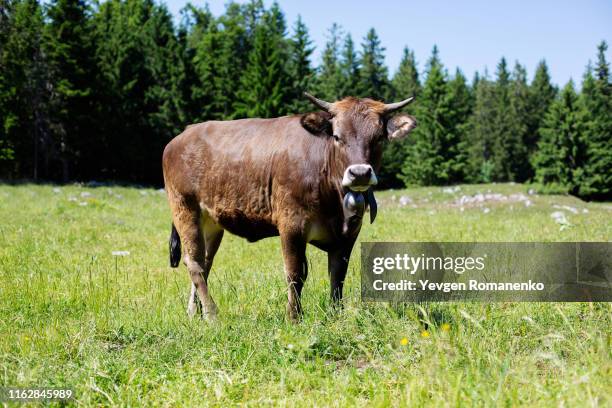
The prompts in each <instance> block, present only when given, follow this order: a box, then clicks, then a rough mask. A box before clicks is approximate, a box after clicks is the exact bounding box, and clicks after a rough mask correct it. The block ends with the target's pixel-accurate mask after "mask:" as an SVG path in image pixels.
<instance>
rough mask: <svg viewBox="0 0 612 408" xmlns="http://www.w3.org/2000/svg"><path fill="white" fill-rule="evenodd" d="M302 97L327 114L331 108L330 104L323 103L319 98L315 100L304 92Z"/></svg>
mask: <svg viewBox="0 0 612 408" xmlns="http://www.w3.org/2000/svg"><path fill="white" fill-rule="evenodd" d="M304 96H305V97H306V98H308V100H309V101H310V102H312V103H314V104H315V105H316V106H318V107H319V108H321V109H323V110H324V111H325V112H329V110H330V109H331V107H332V104H331V103H329V102H325V101H324V100H322V99H319V98H315V97H314V96H312V95H311V94H309V93H308V92H304Z"/></svg>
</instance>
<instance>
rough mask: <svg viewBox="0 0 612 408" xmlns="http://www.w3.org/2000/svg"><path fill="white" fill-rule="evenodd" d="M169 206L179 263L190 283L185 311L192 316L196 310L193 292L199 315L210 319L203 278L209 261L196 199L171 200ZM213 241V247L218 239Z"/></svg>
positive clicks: (212, 304) (213, 308)
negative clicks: (178, 246) (177, 240)
mask: <svg viewBox="0 0 612 408" xmlns="http://www.w3.org/2000/svg"><path fill="white" fill-rule="evenodd" d="M170 206H171V208H172V215H173V221H174V225H175V227H176V229H177V231H178V233H179V236H180V237H181V242H182V245H183V262H184V263H185V266H187V270H188V272H189V276H190V277H191V282H192V291H191V292H192V293H191V294H190V300H189V306H188V308H187V309H188V313H190V314H191V315H194V314H195V313H196V312H197V310H198V303H197V300H196V298H195V296H194V295H196V294H197V297H198V298H199V299H200V301H201V304H202V308H201V309H202V315H203V317H206V318H211V319H212V318H214V317H215V316H216V314H217V306H216V305H215V302H214V301H213V299H212V297H211V296H210V295H209V293H208V282H207V281H208V273H209V272H210V265H212V261H211V262H206V245H205V241H204V237H205V232H204V228H202V225H201V224H200V221H201V220H200V218H201V215H202V212H201V210H200V207H199V206H198V205H197V203H196V202H193V203H191V202H190V201H188V200H185V199H184V198H177V199H171V200H170ZM216 241H218V242H216V248H218V246H219V243H220V241H221V240H220V238H218V239H217V240H216ZM211 242H215V239H211ZM216 248H215V252H216ZM213 256H214V255H213ZM211 259H212V258H211ZM207 264H208V267H207Z"/></svg>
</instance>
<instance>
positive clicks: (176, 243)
mask: <svg viewBox="0 0 612 408" xmlns="http://www.w3.org/2000/svg"><path fill="white" fill-rule="evenodd" d="M169 244H170V266H171V267H172V268H176V267H177V266H179V262H180V261H181V237H179V234H178V232H177V231H176V227H175V226H174V224H172V232H170V242H169Z"/></svg>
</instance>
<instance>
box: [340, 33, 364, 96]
mask: <svg viewBox="0 0 612 408" xmlns="http://www.w3.org/2000/svg"><path fill="white" fill-rule="evenodd" d="M359 64H360V62H359V58H358V56H357V52H356V51H355V43H354V42H353V37H351V35H350V34H347V35H346V38H345V39H344V47H343V48H342V55H341V58H340V62H339V70H340V77H341V85H340V95H339V97H340V98H344V97H346V96H354V95H359V94H360V93H361V90H360V86H361V81H360V77H361V67H360V65H359Z"/></svg>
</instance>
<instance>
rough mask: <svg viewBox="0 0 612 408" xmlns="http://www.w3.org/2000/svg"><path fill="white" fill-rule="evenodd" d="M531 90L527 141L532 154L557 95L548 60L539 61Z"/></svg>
mask: <svg viewBox="0 0 612 408" xmlns="http://www.w3.org/2000/svg"><path fill="white" fill-rule="evenodd" d="M529 92H530V99H531V101H530V104H529V115H528V116H527V118H526V119H527V121H526V123H527V138H526V140H525V143H526V144H527V149H528V151H529V155H530V156H531V155H533V152H534V151H535V149H536V146H537V144H538V140H539V138H540V135H539V129H540V127H541V125H542V121H543V120H544V116H545V115H546V113H547V112H548V108H549V106H550V104H551V103H552V102H553V101H554V99H555V96H556V95H557V88H556V87H555V86H553V85H552V84H551V82H550V74H549V73H548V66H547V65H546V61H544V60H542V61H540V62H539V63H538V66H537V68H536V71H535V75H534V78H533V81H532V82H531V85H530V87H529Z"/></svg>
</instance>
